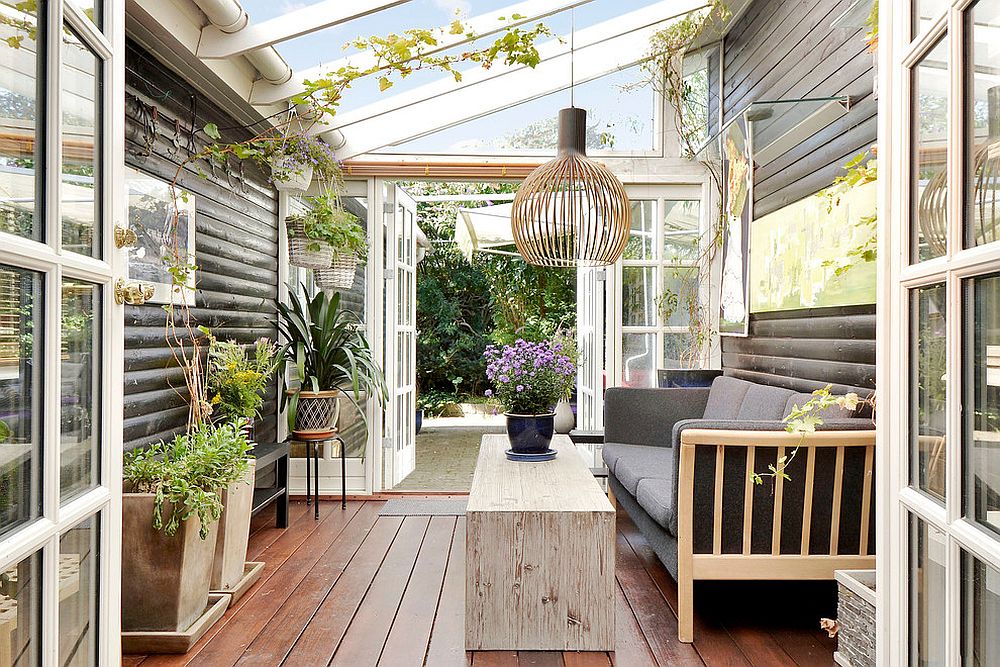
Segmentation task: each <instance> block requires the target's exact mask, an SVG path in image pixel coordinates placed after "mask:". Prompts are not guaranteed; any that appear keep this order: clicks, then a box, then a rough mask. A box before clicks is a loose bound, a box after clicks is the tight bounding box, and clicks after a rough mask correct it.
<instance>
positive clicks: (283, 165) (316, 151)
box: [251, 133, 343, 190]
mask: <svg viewBox="0 0 1000 667" xmlns="http://www.w3.org/2000/svg"><path fill="white" fill-rule="evenodd" d="M270 139H271V140H270V141H262V142H261V149H260V151H259V152H258V153H256V154H254V155H252V156H251V157H253V158H255V159H256V160H257V162H259V163H261V165H262V166H266V167H269V168H270V170H271V183H272V184H273V185H274V187H275V188H276V189H278V190H306V189H308V187H309V184H310V183H311V182H312V179H313V175H314V174H315V175H316V176H317V177H318V178H319V179H320V180H321V181H324V182H326V183H329V184H331V185H333V186H336V185H337V184H339V183H340V182H341V180H342V178H343V175H342V174H343V172H342V170H341V164H340V161H339V160H338V159H337V156H336V154H335V153H334V151H333V148H332V147H331V146H330V144H328V143H326V142H325V141H323V140H322V139H320V138H319V137H316V136H311V135H309V134H306V133H295V134H287V135H277V136H274V137H270Z"/></svg>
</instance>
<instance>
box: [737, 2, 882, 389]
mask: <svg viewBox="0 0 1000 667" xmlns="http://www.w3.org/2000/svg"><path fill="white" fill-rule="evenodd" d="M850 4H851V0H755V2H754V3H753V4H752V5H751V6H750V8H749V9H748V10H747V11H746V12H745V13H744V14H743V15H742V16H741V17H740V18H739V19H738V20H737V21H736V22H735V23H734V24H733V26H732V28H731V29H730V31H729V33H728V34H727V36H726V39H725V43H724V44H725V46H724V53H723V59H724V74H723V80H724V90H723V92H724V95H723V113H724V116H725V118H726V119H727V120H728V119H729V118H731V117H732V116H733V115H734V114H736V113H739V112H740V111H741V110H742V109H744V108H745V107H746V105H748V104H750V103H751V102H753V101H755V100H780V99H796V98H808V97H832V96H835V95H850V96H851V98H852V108H851V111H849V112H848V113H847V114H846V115H845V116H844V117H843V118H841V119H839V120H837V121H836V122H834V123H832V124H830V125H829V126H827V127H826V128H823V129H822V130H821V131H819V132H817V133H816V134H815V135H813V136H811V137H808V138H807V139H806V140H805V141H803V142H802V143H801V144H799V145H798V146H795V147H794V148H793V149H792V150H790V151H789V152H787V153H785V154H784V155H781V156H779V157H777V158H776V159H774V160H773V161H771V162H770V163H768V164H764V165H758V166H756V167H755V170H754V192H753V196H754V208H753V214H754V217H755V218H760V217H761V216H764V215H767V214H768V213H772V212H774V211H776V210H778V209H780V208H782V207H784V206H787V205H788V204H791V203H793V202H795V201H797V200H799V199H802V198H803V197H806V196H809V195H811V194H812V193H815V192H817V191H818V190H821V189H823V188H824V187H827V186H829V185H830V184H831V183H832V182H833V179H834V177H836V176H837V175H839V174H842V173H844V172H843V168H842V165H843V164H844V163H845V162H847V161H848V160H849V159H850V158H851V157H853V156H854V155H856V154H857V153H859V152H861V151H863V150H865V149H867V148H868V147H870V146H871V145H872V144H873V143H874V142H875V139H876V114H877V103H876V99H875V96H874V91H873V88H874V80H875V71H874V59H873V56H872V54H870V53H868V50H867V45H866V44H865V40H864V33H865V30H864V28H841V29H832V28H831V27H830V24H831V22H832V21H833V20H834V19H835V18H836V17H837V16H839V15H840V14H841V13H842V12H843V11H844V10H845V9H847V7H849V6H850ZM752 252H753V249H752V248H751V253H752ZM749 333H750V335H749V336H748V337H746V338H737V337H724V338H723V340H722V365H723V368H724V369H725V371H726V373H727V374H729V375H735V376H739V377H743V378H745V379H748V380H753V381H757V382H763V383H766V384H772V385H778V386H785V387H789V388H793V389H797V390H802V391H811V390H813V389H816V388H819V387H822V386H824V385H826V384H827V383H832V384H834V386H835V388H837V389H839V390H841V391H846V390H848V389H852V388H861V389H872V388H874V386H875V307H874V306H873V305H872V306H858V307H849V308H826V309H806V310H799V311H790V312H782V313H754V314H752V315H751V316H750V332H749Z"/></svg>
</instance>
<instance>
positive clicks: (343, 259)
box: [313, 253, 358, 289]
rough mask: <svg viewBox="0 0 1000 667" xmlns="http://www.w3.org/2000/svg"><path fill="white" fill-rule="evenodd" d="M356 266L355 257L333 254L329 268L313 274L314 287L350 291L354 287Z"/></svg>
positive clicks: (318, 270)
mask: <svg viewBox="0 0 1000 667" xmlns="http://www.w3.org/2000/svg"><path fill="white" fill-rule="evenodd" d="M357 266H358V256H357V255H352V254H342V253H334V255H333V262H331V264H330V268H328V269H316V270H315V271H314V272H313V276H314V277H315V278H316V285H317V286H319V287H320V288H321V289H350V288H351V286H353V285H354V275H355V271H356V269H357Z"/></svg>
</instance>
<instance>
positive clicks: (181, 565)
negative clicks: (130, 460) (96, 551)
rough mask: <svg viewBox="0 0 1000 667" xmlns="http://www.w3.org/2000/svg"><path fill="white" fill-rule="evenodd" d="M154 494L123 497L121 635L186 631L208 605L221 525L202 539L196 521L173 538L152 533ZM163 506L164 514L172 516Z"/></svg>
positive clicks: (182, 528)
mask: <svg viewBox="0 0 1000 667" xmlns="http://www.w3.org/2000/svg"><path fill="white" fill-rule="evenodd" d="M154 498H155V496H154V495H153V494H151V493H126V494H125V495H124V496H123V498H122V630H123V631H125V632H150V631H154V632H183V631H186V630H187V629H188V627H189V626H190V625H191V624H192V623H194V622H195V621H197V620H198V618H199V617H200V616H201V615H202V614H203V613H204V612H205V608H206V607H207V606H208V589H209V584H210V583H211V580H212V566H213V563H214V561H215V541H216V537H217V535H218V523H216V524H215V525H213V526H212V528H211V530H210V531H209V533H208V537H206V538H205V539H204V540H203V539H201V537H200V536H199V535H198V530H199V527H200V522H199V521H198V518H197V517H192V518H190V519H188V520H187V521H182V522H181V525H180V528H178V529H177V533H176V534H175V535H173V536H172V537H171V536H168V535H167V534H166V533H164V532H163V531H162V530H157V529H155V528H153V500H154ZM169 509H170V508H169V505H165V506H164V513H167V512H169Z"/></svg>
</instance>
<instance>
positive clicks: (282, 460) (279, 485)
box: [251, 442, 288, 528]
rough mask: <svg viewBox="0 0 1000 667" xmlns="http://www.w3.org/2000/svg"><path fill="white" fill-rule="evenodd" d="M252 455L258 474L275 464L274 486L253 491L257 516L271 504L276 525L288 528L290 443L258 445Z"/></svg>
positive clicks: (253, 512) (253, 510)
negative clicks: (273, 506) (273, 505)
mask: <svg viewBox="0 0 1000 667" xmlns="http://www.w3.org/2000/svg"><path fill="white" fill-rule="evenodd" d="M252 454H253V456H254V458H256V459H257V474H258V475H259V474H260V471H261V469H262V468H264V467H266V466H269V465H271V464H274V486H270V487H266V488H260V489H256V488H255V489H254V490H253V509H252V510H251V516H256V515H257V514H259V513H260V512H261V511H263V510H264V509H265V508H267V507H268V506H269V505H270V504H271V503H274V504H275V525H277V527H278V528H288V443H287V442H270V443H258V444H255V445H254V447H253V451H252Z"/></svg>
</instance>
